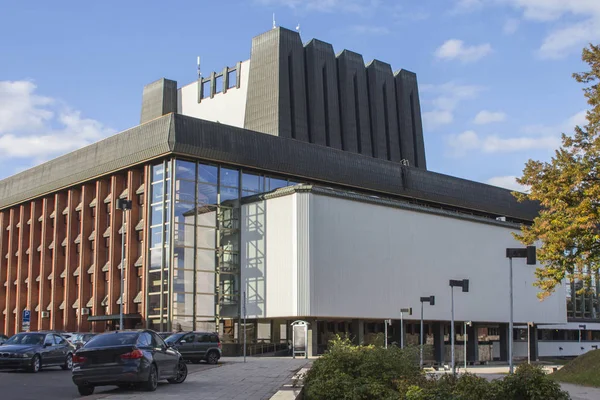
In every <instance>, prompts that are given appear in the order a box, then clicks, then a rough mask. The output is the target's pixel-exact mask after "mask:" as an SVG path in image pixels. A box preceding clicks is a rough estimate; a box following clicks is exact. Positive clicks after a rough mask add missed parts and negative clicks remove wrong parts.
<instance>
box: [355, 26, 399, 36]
mask: <svg viewBox="0 0 600 400" xmlns="http://www.w3.org/2000/svg"><path fill="white" fill-rule="evenodd" d="M350 30H351V31H352V32H353V33H356V34H360V35H373V36H382V35H388V34H390V33H391V31H390V30H389V29H388V28H386V27H385V26H370V25H354V26H352V27H350Z"/></svg>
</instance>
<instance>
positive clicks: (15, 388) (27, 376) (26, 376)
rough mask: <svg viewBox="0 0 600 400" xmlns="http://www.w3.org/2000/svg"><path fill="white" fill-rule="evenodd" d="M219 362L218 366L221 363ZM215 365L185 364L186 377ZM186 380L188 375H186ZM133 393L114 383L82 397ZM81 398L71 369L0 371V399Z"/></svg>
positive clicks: (165, 388)
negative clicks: (34, 371) (186, 365)
mask: <svg viewBox="0 0 600 400" xmlns="http://www.w3.org/2000/svg"><path fill="white" fill-rule="evenodd" d="M222 364H223V363H222V362H220V363H219V364H218V365H222ZM218 365H210V364H205V363H200V364H188V376H190V377H191V376H193V375H194V374H197V373H199V372H202V371H206V370H209V369H212V368H216V367H217V366H218ZM188 379H189V378H188ZM176 386H177V385H170V384H168V383H167V382H166V381H164V382H162V381H161V382H160V383H159V387H158V389H157V391H160V392H161V393H164V394H165V395H167V394H171V392H173V393H174V392H176V391H177V387H176ZM133 393H137V392H136V391H134V390H123V389H119V388H117V387H116V386H101V387H98V388H96V391H95V392H94V395H92V396H88V397H85V399H90V400H92V399H102V398H105V397H109V396H112V395H127V394H133ZM80 398H82V397H81V396H80V395H79V393H78V392H77V387H76V386H75V385H74V384H73V381H72V380H71V371H63V370H62V369H60V367H48V368H45V369H42V370H41V371H40V372H38V373H36V374H32V373H29V372H23V371H9V370H0V399H2V400H13V399H14V400H40V399H44V400H59V399H60V400H64V399H80Z"/></svg>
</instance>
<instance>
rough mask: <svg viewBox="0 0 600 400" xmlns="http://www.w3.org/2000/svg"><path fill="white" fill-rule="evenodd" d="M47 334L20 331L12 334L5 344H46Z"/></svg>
mask: <svg viewBox="0 0 600 400" xmlns="http://www.w3.org/2000/svg"><path fill="white" fill-rule="evenodd" d="M45 337H46V335H44V334H41V333H19V334H17V335H14V336H12V337H11V338H10V339H8V340H7V341H6V342H4V344H35V345H42V344H44V338H45Z"/></svg>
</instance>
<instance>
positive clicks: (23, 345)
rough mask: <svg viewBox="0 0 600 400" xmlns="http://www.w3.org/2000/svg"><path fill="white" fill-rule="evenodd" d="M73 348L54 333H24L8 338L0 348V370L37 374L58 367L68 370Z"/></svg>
mask: <svg viewBox="0 0 600 400" xmlns="http://www.w3.org/2000/svg"><path fill="white" fill-rule="evenodd" d="M74 352H75V347H74V346H73V345H71V344H70V343H69V342H68V341H67V340H66V339H65V338H64V337H62V336H61V335H59V334H58V333H56V332H50V331H42V332H26V333H17V334H16V335H14V336H12V337H10V338H9V339H8V340H7V341H6V342H4V344H3V345H2V347H0V368H12V369H26V370H29V371H31V372H38V371H39V370H40V369H42V367H53V366H58V367H61V368H62V369H64V370H70V369H71V367H72V365H73V362H72V357H73V353H74Z"/></svg>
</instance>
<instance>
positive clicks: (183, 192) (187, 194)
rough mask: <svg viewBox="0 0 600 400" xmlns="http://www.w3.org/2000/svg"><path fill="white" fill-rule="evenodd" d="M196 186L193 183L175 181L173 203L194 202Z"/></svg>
mask: <svg viewBox="0 0 600 400" xmlns="http://www.w3.org/2000/svg"><path fill="white" fill-rule="evenodd" d="M195 192H196V184H195V183H194V182H193V181H186V180H177V181H175V201H186V202H188V203H193V202H194V197H195Z"/></svg>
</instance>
